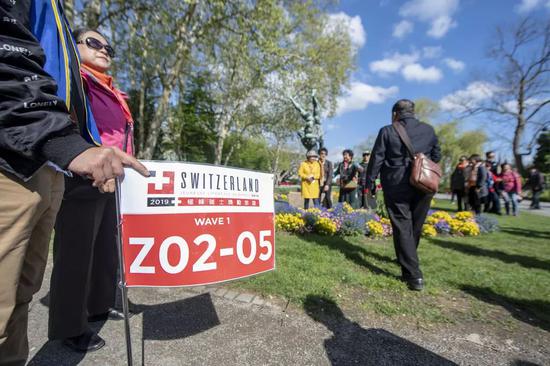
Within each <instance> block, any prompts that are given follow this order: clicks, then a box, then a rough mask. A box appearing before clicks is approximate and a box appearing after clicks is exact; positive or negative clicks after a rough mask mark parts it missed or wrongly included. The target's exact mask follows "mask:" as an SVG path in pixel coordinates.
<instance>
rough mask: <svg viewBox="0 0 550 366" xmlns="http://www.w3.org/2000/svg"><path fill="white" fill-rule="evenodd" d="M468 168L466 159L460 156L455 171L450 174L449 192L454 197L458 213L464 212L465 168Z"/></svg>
mask: <svg viewBox="0 0 550 366" xmlns="http://www.w3.org/2000/svg"><path fill="white" fill-rule="evenodd" d="M467 166H468V158H467V157H466V156H461V157H460V160H459V162H458V164H457V165H456V167H455V170H454V171H453V173H452V174H451V192H452V194H454V195H455V196H456V203H457V208H458V211H464V210H465V207H464V204H465V201H466V200H465V196H466V176H465V168H466V167H467Z"/></svg>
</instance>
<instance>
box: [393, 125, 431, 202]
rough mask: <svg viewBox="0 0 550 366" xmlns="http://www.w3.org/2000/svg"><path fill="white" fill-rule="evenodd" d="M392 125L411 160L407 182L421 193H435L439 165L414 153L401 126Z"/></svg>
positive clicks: (422, 155)
mask: <svg viewBox="0 0 550 366" xmlns="http://www.w3.org/2000/svg"><path fill="white" fill-rule="evenodd" d="M392 125H393V128H394V129H395V131H396V132H397V134H398V135H399V137H400V139H401V141H402V142H403V144H404V145H405V147H406V148H407V151H408V152H409V154H410V155H411V158H412V160H413V166H412V169H411V176H410V178H409V182H410V183H411V185H412V186H413V187H415V188H418V189H419V190H421V191H422V192H425V193H431V194H435V193H437V190H438V189H439V181H440V180H441V168H440V167H439V164H437V163H435V162H433V161H431V160H430V159H428V157H427V156H426V155H424V154H423V153H415V152H414V149H413V147H412V143H411V140H410V138H409V135H408V134H407V131H406V130H405V127H404V126H403V125H402V124H400V123H399V122H393V123H392Z"/></svg>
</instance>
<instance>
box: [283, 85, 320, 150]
mask: <svg viewBox="0 0 550 366" xmlns="http://www.w3.org/2000/svg"><path fill="white" fill-rule="evenodd" d="M289 99H290V100H291V102H292V104H293V105H294V108H296V110H298V112H300V115H301V116H302V119H303V120H304V121H305V126H304V129H303V132H302V133H300V132H298V136H300V141H302V145H303V146H304V147H305V148H306V150H307V151H309V150H315V151H318V150H319V149H320V148H322V147H323V129H322V127H321V118H320V112H319V109H320V108H319V102H318V100H317V98H316V97H315V89H314V90H312V92H311V102H312V105H313V113H310V112H308V111H306V110H305V109H304V108H303V107H302V106H301V105H300V104H298V102H296V100H295V99H294V98H292V97H289Z"/></svg>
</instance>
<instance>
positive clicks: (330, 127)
mask: <svg viewBox="0 0 550 366" xmlns="http://www.w3.org/2000/svg"><path fill="white" fill-rule="evenodd" d="M339 127H340V126H338V125H337V124H336V123H328V124H327V126H326V127H325V131H332V130H335V129H337V128H339Z"/></svg>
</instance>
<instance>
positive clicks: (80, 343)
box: [48, 29, 133, 352]
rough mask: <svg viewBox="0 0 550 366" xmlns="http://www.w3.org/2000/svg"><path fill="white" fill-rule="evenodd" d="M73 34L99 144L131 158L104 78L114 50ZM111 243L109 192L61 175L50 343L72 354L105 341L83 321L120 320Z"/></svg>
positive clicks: (129, 123)
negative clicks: (59, 342)
mask: <svg viewBox="0 0 550 366" xmlns="http://www.w3.org/2000/svg"><path fill="white" fill-rule="evenodd" d="M73 36H74V39H75V40H76V42H77V44H78V51H79V54H80V58H81V74H82V80H83V82H84V90H85V92H86V95H87V97H88V99H89V101H90V106H91V113H92V114H93V116H94V118H95V121H96V125H97V127H98V131H99V133H100V139H101V142H102V144H103V145H104V146H115V147H117V148H119V149H121V150H123V151H125V152H126V153H128V154H132V152H133V149H132V141H133V137H132V131H133V119H132V115H131V114H130V109H129V108H128V105H127V104H126V101H125V94H124V93H122V92H121V91H120V90H118V89H117V88H116V87H115V86H114V85H113V79H112V78H111V77H110V76H109V75H107V74H106V72H107V70H109V68H110V66H111V63H112V57H113V56H114V49H113V48H112V47H111V46H110V45H109V43H108V42H107V40H106V39H105V37H104V36H103V35H102V34H101V33H99V32H98V31H96V30H91V29H77V30H75V31H74V33H73ZM115 239H116V202H115V195H114V193H105V194H101V193H100V192H98V191H97V190H96V189H94V187H92V185H91V184H90V183H89V181H87V180H86V179H83V178H80V177H78V176H77V177H72V178H69V177H67V178H66V179H65V194H64V197H63V202H62V204H61V208H60V210H59V214H58V216H57V222H56V225H55V238H54V243H53V245H54V251H53V253H54V265H53V270H52V277H51V285H50V286H51V287H50V306H49V330H48V337H49V338H50V339H52V340H53V339H60V340H63V344H65V345H66V346H67V347H69V348H71V349H72V350H74V351H77V352H90V351H95V350H98V349H100V348H101V347H103V345H105V341H104V340H103V339H102V338H101V337H99V335H97V334H96V333H95V332H93V331H92V330H91V328H90V326H89V324H88V321H89V320H90V321H93V320H107V318H108V317H111V318H118V319H121V318H123V315H122V313H120V312H118V311H116V310H115V309H114V306H115V296H116V284H117V263H118V261H117V258H118V255H117V248H116V240H115ZM83 269H86V270H83Z"/></svg>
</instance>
